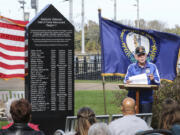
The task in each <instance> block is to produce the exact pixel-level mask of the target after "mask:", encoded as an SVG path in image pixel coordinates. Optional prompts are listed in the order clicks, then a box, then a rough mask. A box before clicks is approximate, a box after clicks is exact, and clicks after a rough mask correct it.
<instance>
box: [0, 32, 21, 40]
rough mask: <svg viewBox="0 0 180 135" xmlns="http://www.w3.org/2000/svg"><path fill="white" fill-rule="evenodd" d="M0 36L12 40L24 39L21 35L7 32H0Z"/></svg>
mask: <svg viewBox="0 0 180 135" xmlns="http://www.w3.org/2000/svg"><path fill="white" fill-rule="evenodd" d="M0 38H2V39H8V40H14V41H24V37H22V36H15V35H9V34H4V33H0Z"/></svg>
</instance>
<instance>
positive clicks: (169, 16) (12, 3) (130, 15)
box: [0, 0, 180, 28]
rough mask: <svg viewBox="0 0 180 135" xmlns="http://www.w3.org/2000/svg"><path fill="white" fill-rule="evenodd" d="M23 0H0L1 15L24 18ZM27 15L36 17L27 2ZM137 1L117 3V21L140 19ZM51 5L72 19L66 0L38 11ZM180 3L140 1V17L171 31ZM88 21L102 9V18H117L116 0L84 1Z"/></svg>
mask: <svg viewBox="0 0 180 135" xmlns="http://www.w3.org/2000/svg"><path fill="white" fill-rule="evenodd" d="M18 1H19V0H0V5H1V6H0V15H2V16H5V17H8V18H11V19H16V20H22V19H23V11H22V8H20V6H21V5H20V3H19V2H18ZM25 1H26V4H25V12H29V13H30V20H31V19H32V18H33V17H34V16H35V10H34V9H31V0H25ZM81 1H82V0H73V21H74V23H75V25H76V27H80V25H81ZM136 3H137V1H136V0H117V20H131V21H134V20H135V19H136V18H137V7H136V6H134V4H136ZM47 4H53V5H54V6H55V7H56V8H57V9H58V10H59V12H61V14H63V15H64V16H65V17H66V18H67V19H69V2H68V1H64V0H38V12H39V11H40V10H42V9H43V8H44V7H45V6H46V5H47ZM179 5H180V0H139V15H140V18H142V19H144V20H146V21H150V20H159V21H161V22H163V23H166V26H167V27H169V28H173V27H175V25H176V24H178V25H180V15H179V14H180V6H179ZM84 6H85V22H86V23H87V22H88V20H93V21H95V22H98V8H100V9H101V11H102V16H103V17H105V18H108V19H113V18H114V0H84Z"/></svg>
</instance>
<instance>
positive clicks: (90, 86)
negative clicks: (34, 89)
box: [0, 79, 119, 90]
mask: <svg viewBox="0 0 180 135" xmlns="http://www.w3.org/2000/svg"><path fill="white" fill-rule="evenodd" d="M102 89H103V86H102V83H75V90H102ZM105 89H106V90H119V87H118V84H114V83H106V84H105ZM0 90H24V80H21V79H10V80H7V81H6V80H3V79H0Z"/></svg>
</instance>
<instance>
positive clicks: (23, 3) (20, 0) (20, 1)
mask: <svg viewBox="0 0 180 135" xmlns="http://www.w3.org/2000/svg"><path fill="white" fill-rule="evenodd" d="M18 2H19V3H20V4H22V6H21V8H22V9H23V20H25V12H24V5H25V4H26V2H25V1H24V0H19V1H18Z"/></svg>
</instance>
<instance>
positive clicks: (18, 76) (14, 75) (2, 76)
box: [0, 73, 24, 79]
mask: <svg viewBox="0 0 180 135" xmlns="http://www.w3.org/2000/svg"><path fill="white" fill-rule="evenodd" d="M0 78H4V79H9V78H24V73H23V74H11V75H6V74H3V73H0Z"/></svg>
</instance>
